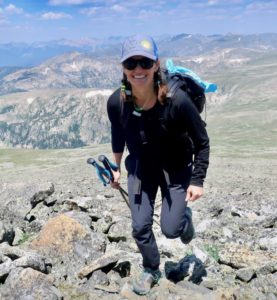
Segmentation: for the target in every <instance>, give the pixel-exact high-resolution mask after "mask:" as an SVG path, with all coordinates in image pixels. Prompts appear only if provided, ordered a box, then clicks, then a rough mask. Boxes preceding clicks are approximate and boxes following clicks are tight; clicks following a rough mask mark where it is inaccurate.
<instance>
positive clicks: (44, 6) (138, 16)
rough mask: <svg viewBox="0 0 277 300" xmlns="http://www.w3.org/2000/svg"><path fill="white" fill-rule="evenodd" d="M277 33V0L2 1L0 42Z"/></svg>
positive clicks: (0, 4) (0, 9)
mask: <svg viewBox="0 0 277 300" xmlns="http://www.w3.org/2000/svg"><path fill="white" fill-rule="evenodd" d="M265 32H270V33H272V32H273V33H276V32H277V0H265V1H261V0H254V1H250V0H172V1H167V0H102V1H100V0H45V1H43V0H25V1H24V0H0V43H7V42H27V43H31V42H36V41H50V40H56V39H70V40H78V41H82V40H86V39H91V38H108V37H111V36H129V35H132V34H136V33H144V34H149V35H152V36H161V35H164V34H170V35H173V34H174V35H175V34H180V33H190V34H203V35H211V34H226V33H238V34H253V33H254V34H255V33H265Z"/></svg>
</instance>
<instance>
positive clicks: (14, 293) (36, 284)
mask: <svg viewBox="0 0 277 300" xmlns="http://www.w3.org/2000/svg"><path fill="white" fill-rule="evenodd" d="M1 299H3V300H10V299H22V300H27V299H41V300H44V299H45V300H62V299H63V297H62V294H61V292H60V291H59V290H58V289H57V288H56V287H55V286H54V285H53V279H52V278H51V277H49V275H45V274H43V273H40V272H38V271H35V270H33V269H30V268H26V269H21V268H19V269H18V268H17V269H14V270H12V272H11V273H10V275H9V276H8V278H7V280H6V282H5V285H4V287H3V288H2V289H1Z"/></svg>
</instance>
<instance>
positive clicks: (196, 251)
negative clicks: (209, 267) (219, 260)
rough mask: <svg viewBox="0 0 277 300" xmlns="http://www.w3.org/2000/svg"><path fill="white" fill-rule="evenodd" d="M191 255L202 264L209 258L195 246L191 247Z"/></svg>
mask: <svg viewBox="0 0 277 300" xmlns="http://www.w3.org/2000/svg"><path fill="white" fill-rule="evenodd" d="M193 254H194V255H195V256H196V257H197V258H198V259H200V260H201V261H202V262H203V263H204V264H205V263H206V262H207V261H208V259H209V256H208V254H207V253H205V252H204V251H202V250H201V249H199V248H198V247H196V246H193Z"/></svg>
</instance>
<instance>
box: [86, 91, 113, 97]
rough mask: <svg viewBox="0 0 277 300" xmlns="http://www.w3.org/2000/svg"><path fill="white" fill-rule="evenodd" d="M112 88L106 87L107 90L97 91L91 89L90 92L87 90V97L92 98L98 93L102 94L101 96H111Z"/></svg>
mask: <svg viewBox="0 0 277 300" xmlns="http://www.w3.org/2000/svg"><path fill="white" fill-rule="evenodd" d="M112 92H113V91H112V90H109V89H105V90H96V91H90V92H87V93H86V96H85V97H86V98H87V99H88V98H92V97H94V96H96V95H101V96H107V97H108V96H110V95H111V94H112Z"/></svg>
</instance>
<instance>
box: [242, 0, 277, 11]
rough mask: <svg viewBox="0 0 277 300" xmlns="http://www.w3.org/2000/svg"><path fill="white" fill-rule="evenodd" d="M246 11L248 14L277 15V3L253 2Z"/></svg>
mask: <svg viewBox="0 0 277 300" xmlns="http://www.w3.org/2000/svg"><path fill="white" fill-rule="evenodd" d="M246 11H247V12H248V13H261V12H266V13H277V3H276V1H269V2H263V1H257V2H253V3H251V4H249V5H247V7H246Z"/></svg>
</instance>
